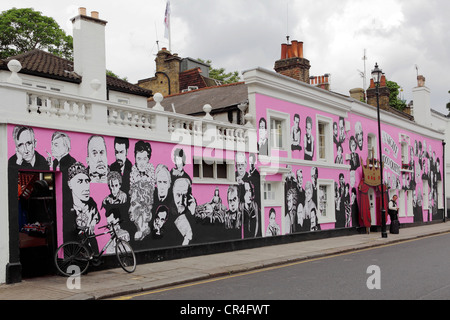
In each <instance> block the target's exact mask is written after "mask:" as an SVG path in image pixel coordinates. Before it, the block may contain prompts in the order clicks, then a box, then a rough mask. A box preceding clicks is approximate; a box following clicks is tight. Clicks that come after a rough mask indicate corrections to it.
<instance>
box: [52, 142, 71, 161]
mask: <svg viewBox="0 0 450 320" xmlns="http://www.w3.org/2000/svg"><path fill="white" fill-rule="evenodd" d="M68 152H69V150H68V148H67V145H66V144H65V143H64V139H63V138H62V137H59V138H55V139H53V140H52V156H54V157H55V158H57V159H60V158H61V157H62V156H64V155H65V154H67V153H68Z"/></svg>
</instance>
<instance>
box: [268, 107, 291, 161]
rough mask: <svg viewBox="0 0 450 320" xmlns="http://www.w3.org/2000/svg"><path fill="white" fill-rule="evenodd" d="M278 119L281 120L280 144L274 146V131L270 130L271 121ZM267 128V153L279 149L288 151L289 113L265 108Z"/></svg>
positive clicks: (289, 142) (289, 143)
mask: <svg viewBox="0 0 450 320" xmlns="http://www.w3.org/2000/svg"><path fill="white" fill-rule="evenodd" d="M273 120H275V121H280V122H281V144H282V145H281V146H276V145H275V144H274V143H275V141H274V132H273V131H272V121H273ZM267 127H268V128H267V130H268V136H269V155H270V150H272V149H274V150H281V151H289V150H290V145H291V141H290V139H289V138H290V135H289V132H290V114H288V113H284V112H280V111H276V110H267Z"/></svg>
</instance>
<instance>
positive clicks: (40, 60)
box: [0, 49, 152, 97]
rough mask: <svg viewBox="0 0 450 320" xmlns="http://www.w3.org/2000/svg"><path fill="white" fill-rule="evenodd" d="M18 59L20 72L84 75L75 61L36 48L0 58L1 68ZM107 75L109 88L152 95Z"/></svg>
mask: <svg viewBox="0 0 450 320" xmlns="http://www.w3.org/2000/svg"><path fill="white" fill-rule="evenodd" d="M13 59H15V60H18V61H19V62H20V64H21V65H22V69H21V70H20V73H22V74H28V75H32V76H38V77H44V78H48V79H54V80H60V81H66V82H72V83H81V81H82V76H80V75H79V74H77V73H75V72H74V71H73V70H74V67H73V61H71V60H68V59H64V58H61V57H58V56H55V55H54V54H51V53H48V52H46V51H43V50H39V49H34V50H31V51H28V52H25V53H22V54H19V55H16V56H12V57H8V58H6V59H1V60H0V70H8V66H7V64H8V62H9V61H11V60H13ZM105 76H106V83H107V86H108V89H110V90H115V91H120V92H125V93H130V94H135V95H139V96H144V97H151V96H152V91H151V90H147V89H144V88H141V87H139V86H136V85H134V84H131V83H129V82H127V81H125V80H122V79H118V78H115V77H112V76H107V75H106V74H105Z"/></svg>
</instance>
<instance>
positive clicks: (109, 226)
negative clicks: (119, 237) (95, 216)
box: [99, 219, 123, 229]
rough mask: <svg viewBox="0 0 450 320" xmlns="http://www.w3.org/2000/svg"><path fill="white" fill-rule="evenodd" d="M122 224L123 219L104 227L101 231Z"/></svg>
mask: <svg viewBox="0 0 450 320" xmlns="http://www.w3.org/2000/svg"><path fill="white" fill-rule="evenodd" d="M121 222H123V220H122V219H120V220H119V221H117V222H111V223H108V224H106V225H104V226H102V227H99V229H106V228H108V229H110V228H111V227H113V226H115V225H117V224H119V223H121Z"/></svg>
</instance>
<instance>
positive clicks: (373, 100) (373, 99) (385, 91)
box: [366, 74, 390, 110]
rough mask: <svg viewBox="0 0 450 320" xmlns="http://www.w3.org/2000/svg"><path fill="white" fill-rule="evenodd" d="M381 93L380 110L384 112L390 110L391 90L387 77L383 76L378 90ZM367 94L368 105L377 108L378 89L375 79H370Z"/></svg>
mask: <svg viewBox="0 0 450 320" xmlns="http://www.w3.org/2000/svg"><path fill="white" fill-rule="evenodd" d="M378 91H379V94H380V96H379V103H380V109H383V110H389V109H390V105H389V94H390V90H389V88H388V87H387V86H386V77H385V75H384V74H383V75H382V76H381V81H380V86H379V88H378ZM366 94H367V104H370V105H371V106H374V107H375V108H376V107H377V94H376V88H375V82H373V79H370V87H369V89H367V91H366Z"/></svg>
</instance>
